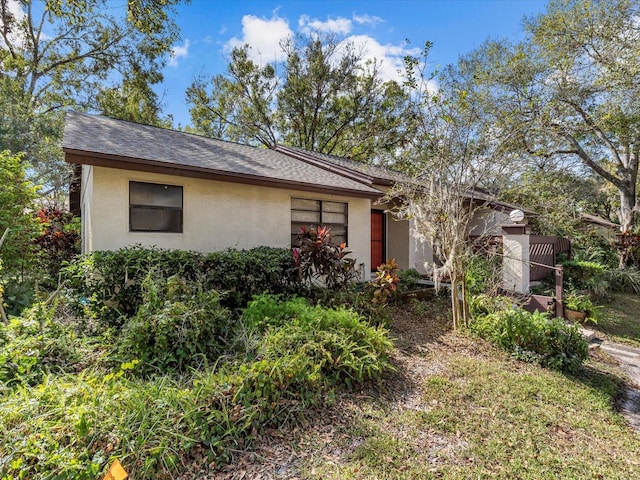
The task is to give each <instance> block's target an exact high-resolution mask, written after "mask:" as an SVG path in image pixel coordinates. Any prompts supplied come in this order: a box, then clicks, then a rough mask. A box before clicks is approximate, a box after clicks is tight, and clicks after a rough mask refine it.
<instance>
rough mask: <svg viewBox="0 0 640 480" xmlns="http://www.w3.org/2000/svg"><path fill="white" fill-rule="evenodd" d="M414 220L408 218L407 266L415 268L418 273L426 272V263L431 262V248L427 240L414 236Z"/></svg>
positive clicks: (415, 228)
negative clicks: (408, 246)
mask: <svg viewBox="0 0 640 480" xmlns="http://www.w3.org/2000/svg"><path fill="white" fill-rule="evenodd" d="M416 230H417V227H416V221H415V219H411V220H409V232H410V233H409V239H410V240H409V245H410V248H409V268H415V269H416V270H417V271H418V272H420V273H423V274H424V273H428V270H427V265H428V264H433V249H432V248H431V245H430V244H429V242H427V241H421V240H419V239H418V238H416V235H417V234H416Z"/></svg>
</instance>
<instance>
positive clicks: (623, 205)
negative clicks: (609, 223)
mask: <svg viewBox="0 0 640 480" xmlns="http://www.w3.org/2000/svg"><path fill="white" fill-rule="evenodd" d="M635 203H636V196H635V192H634V191H628V190H627V189H626V188H625V189H623V188H621V189H620V231H621V232H622V233H627V232H630V231H631V228H632V227H633V217H634V211H633V207H634V206H635Z"/></svg>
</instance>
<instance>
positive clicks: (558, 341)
mask: <svg viewBox="0 0 640 480" xmlns="http://www.w3.org/2000/svg"><path fill="white" fill-rule="evenodd" d="M470 328H471V331H473V332H474V333H476V334H477V335H480V336H481V337H483V338H485V339H486V340H488V341H489V342H491V343H493V344H495V345H497V346H499V347H502V348H503V349H505V350H506V351H508V352H510V353H511V354H512V355H513V356H514V357H516V358H518V359H520V360H525V361H528V362H533V363H538V364H540V365H542V366H545V367H550V368H553V369H556V370H562V371H565V372H577V371H578V370H579V369H580V367H581V365H582V362H584V360H586V358H587V357H588V348H587V344H586V342H585V340H584V339H583V338H582V335H581V334H580V332H579V330H578V327H577V326H576V325H567V324H566V323H565V322H564V321H563V320H561V319H557V318H553V319H551V318H548V317H547V316H545V315H544V314H542V313H539V312H535V313H529V312H527V311H525V310H522V309H519V308H509V309H506V310H502V311H498V312H496V313H490V314H488V315H481V316H478V317H476V318H475V319H474V320H473V322H472V323H471V325H470Z"/></svg>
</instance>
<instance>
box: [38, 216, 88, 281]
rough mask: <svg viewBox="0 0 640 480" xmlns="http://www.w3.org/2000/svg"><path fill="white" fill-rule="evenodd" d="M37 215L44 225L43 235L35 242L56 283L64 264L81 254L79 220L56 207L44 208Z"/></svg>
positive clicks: (46, 268)
mask: <svg viewBox="0 0 640 480" xmlns="http://www.w3.org/2000/svg"><path fill="white" fill-rule="evenodd" d="M36 215H37V217H38V220H40V223H41V224H42V233H41V234H40V236H38V237H37V238H36V239H35V240H34V242H35V244H36V245H37V246H38V247H39V249H40V252H41V257H42V260H43V263H44V267H45V270H46V271H47V273H49V275H50V276H51V278H52V279H53V280H54V281H55V280H57V276H58V272H59V270H60V267H61V266H62V262H65V261H69V260H71V259H72V258H73V257H74V256H76V255H77V254H78V253H79V241H80V226H79V223H78V219H77V218H75V217H74V216H73V214H71V213H70V212H64V211H62V210H59V209H57V208H55V207H44V208H42V209H41V210H39V211H38V212H37V213H36Z"/></svg>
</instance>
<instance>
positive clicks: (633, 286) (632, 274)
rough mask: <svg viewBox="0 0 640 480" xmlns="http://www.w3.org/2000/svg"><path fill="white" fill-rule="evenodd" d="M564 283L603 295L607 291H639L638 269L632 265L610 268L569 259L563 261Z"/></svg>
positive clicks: (596, 294)
mask: <svg viewBox="0 0 640 480" xmlns="http://www.w3.org/2000/svg"><path fill="white" fill-rule="evenodd" d="M562 265H563V267H564V279H565V284H566V285H568V287H569V288H570V289H571V290H584V291H588V292H591V293H592V294H593V295H594V296H597V297H604V296H606V295H607V293H608V292H621V293H640V271H639V270H638V269H637V268H634V267H628V268H612V267H609V266H606V265H603V264H601V263H597V262H590V261H580V260H571V261H567V262H564V263H563V264H562Z"/></svg>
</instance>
